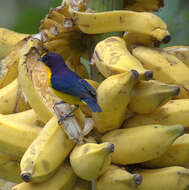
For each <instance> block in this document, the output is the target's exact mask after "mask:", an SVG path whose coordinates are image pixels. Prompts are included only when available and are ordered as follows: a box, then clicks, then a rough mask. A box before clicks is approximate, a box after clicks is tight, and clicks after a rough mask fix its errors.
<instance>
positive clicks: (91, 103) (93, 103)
mask: <svg viewBox="0 0 189 190" xmlns="http://www.w3.org/2000/svg"><path fill="white" fill-rule="evenodd" d="M83 101H84V102H85V103H86V104H87V105H88V106H89V108H90V109H91V111H92V112H102V110H101V108H100V106H99V105H98V104H97V102H96V99H92V98H85V99H83Z"/></svg>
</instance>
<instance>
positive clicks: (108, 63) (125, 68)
mask: <svg viewBox="0 0 189 190" xmlns="http://www.w3.org/2000/svg"><path fill="white" fill-rule="evenodd" d="M93 60H94V63H95V64H96V66H97V68H98V70H99V71H100V72H101V73H102V74H103V75H104V76H105V77H109V76H111V75H115V74H119V73H123V72H129V71H130V70H136V71H137V72H138V73H139V75H140V78H142V79H145V80H149V79H151V78H152V77H153V73H152V71H149V70H146V69H144V68H143V66H142V64H141V63H140V62H139V61H138V60H137V59H136V58H135V57H134V56H132V55H131V53H130V52H129V51H128V49H127V47H126V43H125V41H124V40H123V39H122V38H120V37H116V36H112V37H109V38H106V39H105V40H102V41H100V42H99V43H98V44H97V45H96V47H95V50H94V54H93Z"/></svg>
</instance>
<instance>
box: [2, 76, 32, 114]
mask: <svg viewBox="0 0 189 190" xmlns="http://www.w3.org/2000/svg"><path fill="white" fill-rule="evenodd" d="M28 109H30V106H29V104H28V102H27V100H26V98H25V97H24V95H23V93H22V90H21V88H20V87H19V84H18V80H17V79H15V80H14V81H12V82H11V83H10V84H8V85H7V86H5V87H3V88H2V89H0V113H1V114H10V113H15V112H21V111H25V110H28Z"/></svg>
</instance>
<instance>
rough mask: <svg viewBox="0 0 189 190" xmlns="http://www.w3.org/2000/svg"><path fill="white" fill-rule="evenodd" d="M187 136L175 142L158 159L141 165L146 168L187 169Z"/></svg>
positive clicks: (188, 138)
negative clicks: (175, 167)
mask: <svg viewBox="0 0 189 190" xmlns="http://www.w3.org/2000/svg"><path fill="white" fill-rule="evenodd" d="M188 155H189V134H184V135H183V136H181V137H179V138H178V139H176V140H175V142H174V143H173V144H172V145H171V146H170V147H169V149H168V151H167V152H165V153H164V154H162V155H161V156H160V157H158V158H156V159H154V160H150V161H147V162H144V163H142V166H144V167H146V168H163V167H168V166H183V167H186V168H188V167H189V164H188V163H189V158H188Z"/></svg>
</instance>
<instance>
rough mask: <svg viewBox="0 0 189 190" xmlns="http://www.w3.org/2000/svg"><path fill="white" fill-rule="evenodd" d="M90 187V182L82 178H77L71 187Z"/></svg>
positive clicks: (78, 188)
mask: <svg viewBox="0 0 189 190" xmlns="http://www.w3.org/2000/svg"><path fill="white" fill-rule="evenodd" d="M90 189H91V184H90V182H88V181H86V180H82V179H80V178H78V179H77V181H76V183H75V185H74V188H73V190H90Z"/></svg>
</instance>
